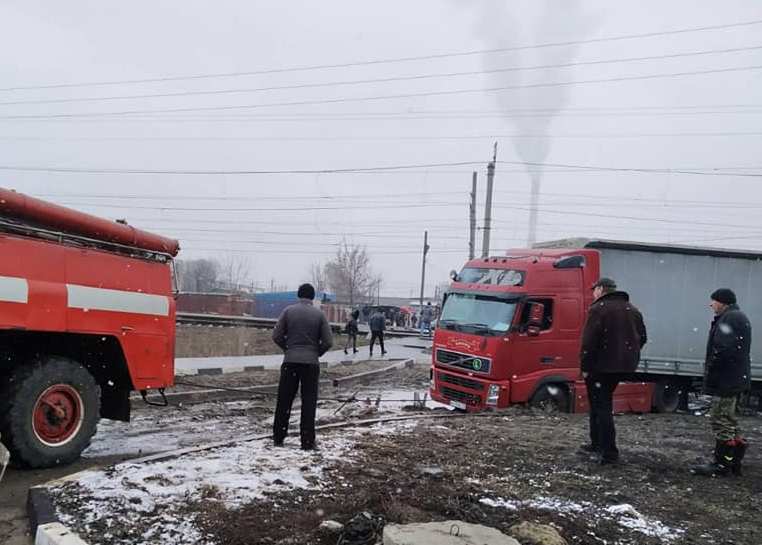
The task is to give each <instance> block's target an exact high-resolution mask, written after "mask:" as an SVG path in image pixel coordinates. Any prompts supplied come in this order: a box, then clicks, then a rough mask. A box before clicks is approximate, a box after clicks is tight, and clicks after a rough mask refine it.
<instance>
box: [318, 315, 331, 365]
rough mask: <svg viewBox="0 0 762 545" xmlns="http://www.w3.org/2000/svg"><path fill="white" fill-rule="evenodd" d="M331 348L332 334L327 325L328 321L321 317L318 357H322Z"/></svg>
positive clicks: (329, 326)
mask: <svg viewBox="0 0 762 545" xmlns="http://www.w3.org/2000/svg"><path fill="white" fill-rule="evenodd" d="M332 346H333V333H332V332H331V325H330V324H329V323H328V319H327V318H326V317H325V315H323V317H322V319H321V320H320V355H321V356H322V355H323V354H325V353H326V352H328V351H329V350H330V349H331V347H332Z"/></svg>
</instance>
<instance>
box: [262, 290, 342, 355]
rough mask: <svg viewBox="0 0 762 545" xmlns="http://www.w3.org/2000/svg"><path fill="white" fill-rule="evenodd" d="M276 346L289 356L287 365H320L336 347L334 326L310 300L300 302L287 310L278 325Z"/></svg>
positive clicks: (279, 319) (274, 333)
mask: <svg viewBox="0 0 762 545" xmlns="http://www.w3.org/2000/svg"><path fill="white" fill-rule="evenodd" d="M272 339H273V342H275V344H277V345H278V346H280V347H281V348H282V349H283V351H284V352H285V355H284V358H283V362H284V363H311V364H315V365H317V364H318V358H320V356H322V355H323V354H325V353H326V352H327V351H328V350H330V348H331V346H332V345H333V335H332V334H331V326H330V325H329V324H328V320H327V319H326V317H325V314H323V312H322V311H321V310H320V309H318V308H315V307H314V306H312V301H310V300H309V299H299V302H298V303H296V304H295V305H290V306H288V307H286V308H285V310H284V311H283V313H282V314H281V315H280V318H278V323H277V324H275V329H273V335H272Z"/></svg>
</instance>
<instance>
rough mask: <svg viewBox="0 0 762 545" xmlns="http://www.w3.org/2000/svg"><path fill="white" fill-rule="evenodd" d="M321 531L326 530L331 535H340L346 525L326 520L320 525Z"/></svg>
mask: <svg viewBox="0 0 762 545" xmlns="http://www.w3.org/2000/svg"><path fill="white" fill-rule="evenodd" d="M320 529H321V530H325V531H326V532H329V533H331V534H338V533H339V532H341V531H342V530H343V529H344V525H343V524H342V523H340V522H336V521H335V520H324V521H323V522H321V523H320Z"/></svg>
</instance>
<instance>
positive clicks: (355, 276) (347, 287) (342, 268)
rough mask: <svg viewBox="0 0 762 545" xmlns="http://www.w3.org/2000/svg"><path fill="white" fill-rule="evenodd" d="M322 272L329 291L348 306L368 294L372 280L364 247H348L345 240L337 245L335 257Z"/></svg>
mask: <svg viewBox="0 0 762 545" xmlns="http://www.w3.org/2000/svg"><path fill="white" fill-rule="evenodd" d="M324 272H325V276H326V280H327V284H328V286H329V287H330V288H331V291H333V292H334V293H335V294H336V297H337V298H338V299H339V300H340V301H346V302H349V305H350V306H354V304H355V303H356V302H359V301H360V300H361V299H362V298H363V297H365V296H366V295H367V294H368V291H369V287H370V283H371V281H372V280H373V276H372V273H371V270H370V258H369V257H368V253H367V252H366V250H365V247H364V246H358V245H354V244H353V245H350V244H348V243H347V241H346V240H344V241H342V242H341V244H340V245H339V247H338V249H337V250H336V256H335V257H334V258H333V259H331V260H330V261H328V263H326V264H325V270H324Z"/></svg>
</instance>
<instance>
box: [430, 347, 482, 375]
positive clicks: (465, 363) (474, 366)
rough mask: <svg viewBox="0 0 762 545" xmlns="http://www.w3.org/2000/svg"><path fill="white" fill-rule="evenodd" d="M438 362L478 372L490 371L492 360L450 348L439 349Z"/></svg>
mask: <svg viewBox="0 0 762 545" xmlns="http://www.w3.org/2000/svg"><path fill="white" fill-rule="evenodd" d="M437 363H441V364H443V365H449V366H450V367H457V368H459V369H468V370H469V371H474V372H477V373H485V374H486V373H489V370H490V364H491V363H492V362H490V360H488V359H487V358H480V357H478V356H469V355H468V354H459V353H457V352H450V351H449V350H442V349H440V348H438V349H437Z"/></svg>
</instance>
